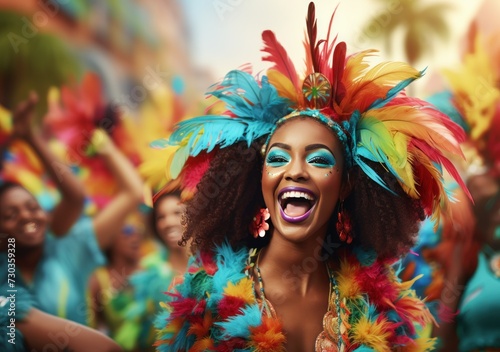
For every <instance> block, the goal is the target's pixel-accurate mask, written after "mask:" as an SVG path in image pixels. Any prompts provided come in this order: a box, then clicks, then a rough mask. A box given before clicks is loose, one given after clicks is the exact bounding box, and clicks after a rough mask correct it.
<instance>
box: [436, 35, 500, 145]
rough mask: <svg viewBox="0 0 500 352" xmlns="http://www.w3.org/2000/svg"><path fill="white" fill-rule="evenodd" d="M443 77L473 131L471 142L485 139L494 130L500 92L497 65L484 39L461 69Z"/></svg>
mask: <svg viewBox="0 0 500 352" xmlns="http://www.w3.org/2000/svg"><path fill="white" fill-rule="evenodd" d="M443 74H444V75H445V77H446V78H447V79H448V82H449V84H450V86H451V89H452V91H453V93H454V94H453V95H454V99H455V103H456V105H457V107H458V110H459V111H460V112H461V113H462V115H463V117H464V118H465V120H466V122H467V124H468V125H469V127H470V129H471V132H470V136H471V138H472V139H473V140H478V139H480V138H482V136H483V135H484V133H485V132H486V131H487V130H488V127H489V126H490V123H491V119H492V118H493V115H494V112H495V107H496V104H494V102H495V101H496V100H497V99H498V98H500V90H499V89H498V87H496V82H495V80H496V78H495V70H494V66H493V63H492V61H491V59H490V58H489V57H488V55H487V53H486V52H485V50H484V48H483V47H482V45H481V41H480V38H476V42H475V49H474V52H473V53H469V54H467V55H466V56H465V58H464V63H463V65H462V67H461V68H460V69H458V70H454V71H453V70H444V71H443Z"/></svg>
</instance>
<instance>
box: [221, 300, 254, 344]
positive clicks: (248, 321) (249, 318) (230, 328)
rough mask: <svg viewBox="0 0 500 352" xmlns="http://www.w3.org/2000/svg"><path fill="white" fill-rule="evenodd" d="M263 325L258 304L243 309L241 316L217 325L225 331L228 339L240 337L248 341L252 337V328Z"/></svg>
mask: <svg viewBox="0 0 500 352" xmlns="http://www.w3.org/2000/svg"><path fill="white" fill-rule="evenodd" d="M261 323H262V313H261V312H260V308H259V306H258V305H257V304H254V305H251V306H247V307H245V308H243V309H241V314H240V315H236V316H234V317H231V318H229V319H227V320H226V321H223V322H217V323H215V325H217V326H219V327H220V328H222V329H223V331H224V335H225V337H226V338H228V339H229V338H232V337H240V338H244V339H247V338H248V337H249V336H250V329H249V328H250V327H256V326H259V325H260V324H261Z"/></svg>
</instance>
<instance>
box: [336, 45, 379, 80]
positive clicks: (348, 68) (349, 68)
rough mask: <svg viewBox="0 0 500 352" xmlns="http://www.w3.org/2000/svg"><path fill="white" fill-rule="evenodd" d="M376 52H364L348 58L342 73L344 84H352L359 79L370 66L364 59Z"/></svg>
mask: <svg viewBox="0 0 500 352" xmlns="http://www.w3.org/2000/svg"><path fill="white" fill-rule="evenodd" d="M377 52H378V51H377V50H372V49H370V50H364V51H360V52H358V53H356V54H353V55H352V56H350V57H348V59H347V61H346V65H345V71H344V79H343V81H344V82H352V81H355V80H356V79H358V78H359V77H361V75H363V73H364V71H365V70H366V69H367V68H368V67H369V66H370V65H369V64H368V63H367V62H366V61H365V59H366V58H368V57H369V56H373V55H374V54H375V53H377Z"/></svg>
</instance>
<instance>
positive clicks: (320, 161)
mask: <svg viewBox="0 0 500 352" xmlns="http://www.w3.org/2000/svg"><path fill="white" fill-rule="evenodd" d="M307 162H308V163H313V164H322V165H329V164H330V161H329V160H328V159H326V158H323V157H321V156H315V157H313V158H311V159H309V160H307Z"/></svg>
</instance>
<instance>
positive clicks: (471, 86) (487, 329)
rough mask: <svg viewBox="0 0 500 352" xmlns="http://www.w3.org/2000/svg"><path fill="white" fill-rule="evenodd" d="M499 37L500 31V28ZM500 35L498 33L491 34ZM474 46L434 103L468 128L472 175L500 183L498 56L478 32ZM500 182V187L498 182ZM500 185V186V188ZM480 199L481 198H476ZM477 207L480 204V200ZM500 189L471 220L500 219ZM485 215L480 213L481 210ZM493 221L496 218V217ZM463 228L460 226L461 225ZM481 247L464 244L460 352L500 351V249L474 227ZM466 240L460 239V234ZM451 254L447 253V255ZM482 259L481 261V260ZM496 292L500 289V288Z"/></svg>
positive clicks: (497, 232) (498, 231)
mask: <svg viewBox="0 0 500 352" xmlns="http://www.w3.org/2000/svg"><path fill="white" fill-rule="evenodd" d="M497 36H498V33H497ZM491 38H492V39H495V38H496V37H495V36H492V37H491ZM472 39H473V47H472V48H471V50H470V52H467V53H466V54H465V55H464V58H463V62H462V65H461V66H460V67H459V68H458V69H454V70H451V69H449V70H447V71H445V76H446V79H447V82H448V84H449V90H447V91H445V92H440V93H438V94H436V95H434V96H432V100H433V102H435V104H436V106H437V107H438V108H439V109H441V110H442V111H447V112H450V116H452V117H453V119H454V120H456V121H457V122H458V123H459V124H460V125H462V126H463V128H464V130H465V131H466V135H467V139H466V141H465V143H464V144H463V149H464V152H465V153H466V155H467V163H466V165H465V166H464V168H465V169H466V171H467V174H468V176H475V175H483V174H484V175H488V176H490V177H491V178H492V179H493V180H495V182H496V184H497V185H498V184H499V182H500V85H499V83H498V82H499V81H498V78H499V77H500V71H499V70H498V67H497V66H496V63H497V62H498V56H495V55H494V53H491V52H490V49H491V48H489V47H488V48H487V47H486V46H485V45H484V44H483V39H484V38H482V37H481V36H480V35H478V34H476V36H474V37H473V38H472ZM497 187H498V186H497ZM497 189H498V188H497ZM476 201H477V200H476ZM475 206H476V207H479V204H477V203H476V205H475ZM499 207H500V191H497V193H496V194H493V195H491V196H490V197H488V199H487V200H486V201H485V203H484V205H482V206H481V207H480V208H478V209H476V211H475V213H476V216H477V217H478V218H477V219H472V220H469V222H476V221H477V223H478V225H479V226H485V223H487V222H488V219H495V218H498V215H496V214H498V212H499ZM478 214H480V215H478ZM491 223H493V221H491ZM459 227H460V226H459ZM492 231H493V238H492V239H490V240H492V241H495V242H498V241H499V240H500V224H499V223H498V220H497V222H496V227H495V228H493V229H492ZM469 235H470V236H471V237H475V238H474V240H475V241H476V242H477V243H474V244H475V245H476V246H478V247H480V248H479V250H476V251H474V252H472V253H467V252H466V250H467V249H469V248H467V247H471V246H467V247H464V252H463V253H462V258H461V261H462V265H463V266H464V268H463V269H462V270H463V271H465V272H466V275H465V276H466V277H470V279H469V280H468V282H467V283H466V284H465V287H464V286H459V287H457V288H459V289H460V291H461V292H463V293H462V294H461V298H460V302H459V305H458V315H457V316H456V327H457V331H456V332H457V335H458V341H459V346H458V347H459V350H460V351H464V352H466V351H490V350H492V351H496V350H498V349H499V348H500V333H499V331H500V323H499V321H498V316H499V314H500V304H499V300H498V292H499V289H500V259H499V258H500V253H499V251H498V247H497V248H496V249H497V250H496V252H495V251H494V250H493V248H492V247H490V245H489V244H488V243H481V241H484V239H483V238H481V234H479V233H478V232H477V231H476V232H474V230H472V231H471V233H470V234H469ZM459 240H460V239H459ZM447 254H448V253H443V256H445V255H447ZM476 263H477V265H476ZM495 292H496V293H495Z"/></svg>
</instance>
